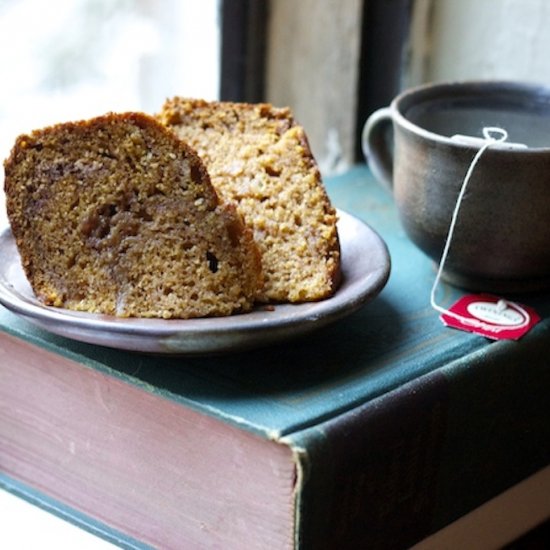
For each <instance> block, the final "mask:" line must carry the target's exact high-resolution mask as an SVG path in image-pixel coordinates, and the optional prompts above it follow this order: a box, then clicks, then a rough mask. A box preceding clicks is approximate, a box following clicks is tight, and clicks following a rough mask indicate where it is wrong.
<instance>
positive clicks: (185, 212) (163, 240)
mask: <svg viewBox="0 0 550 550" xmlns="http://www.w3.org/2000/svg"><path fill="white" fill-rule="evenodd" d="M4 165H5V191H6V206H7V212H8V217H9V220H10V224H11V227H12V231H13V234H14V237H15V240H16V243H17V246H18V249H19V252H20V255H21V260H22V264H23V268H24V271H25V273H26V275H27V278H28V279H29V282H30V283H31V286H32V287H33V290H34V292H35V294H36V296H37V297H38V299H39V300H41V301H42V302H43V303H45V304H47V305H53V306H59V307H64V308H68V309H72V310H80V311H87V312H94V313H104V314H111V315H117V316H122V317H160V318H190V317H203V316H220V315H229V314H231V313H234V312H239V311H246V310H249V309H250V308H251V307H252V305H253V303H254V300H255V298H256V295H257V293H258V290H259V288H260V286H261V280H262V276H261V267H260V259H259V253H258V250H257V248H256V245H255V244H254V241H253V239H252V235H251V232H250V230H249V229H248V228H247V227H246V226H245V225H244V224H243V222H242V218H241V217H240V216H239V214H238V213H237V212H236V211H235V209H234V207H232V206H231V205H225V204H223V203H222V202H220V200H219V199H218V195H217V194H216V192H215V190H214V188H213V187H212V185H211V183H210V179H209V177H208V174H207V172H206V170H205V168H204V165H203V163H202V162H201V160H200V159H199V157H198V156H197V155H196V153H195V152H194V151H193V150H192V149H191V148H189V147H188V146H187V145H185V144H184V143H182V142H181V141H180V140H179V139H178V138H177V137H176V136H175V135H174V134H173V133H172V132H170V131H169V130H167V128H166V127H165V126H163V125H162V124H160V123H159V122H158V121H156V120H155V119H154V118H153V117H150V116H148V115H145V114H142V113H122V114H114V113H110V114H107V115H104V116H100V117H97V118H93V119H90V120H86V121H79V122H69V123H63V124H58V125H55V126H51V127H48V128H45V129H42V130H37V131H34V132H33V133H31V134H30V135H22V136H20V137H19V138H18V139H17V141H16V143H15V145H14V147H13V150H12V152H11V155H10V157H9V158H8V159H7V160H6V161H5V163H4Z"/></svg>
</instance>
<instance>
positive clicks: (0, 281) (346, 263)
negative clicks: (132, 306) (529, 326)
mask: <svg viewBox="0 0 550 550" xmlns="http://www.w3.org/2000/svg"><path fill="white" fill-rule="evenodd" d="M338 216H339V221H338V231H339V235H340V244H341V248H342V268H343V269H342V271H343V280H342V284H341V285H340V287H339V288H338V290H337V292H336V293H335V294H334V296H332V297H331V298H329V299H327V300H323V301H320V302H312V303H306V304H297V305H293V304H281V305H276V306H274V307H269V308H266V307H265V306H264V307H258V308H256V309H255V310H253V311H252V312H250V313H245V314H240V315H233V316H230V317H218V318H208V319H189V320H187V319H186V320H177V319H176V320H174V319H171V320H163V319H138V318H131V319H126V318H118V317H112V316H107V315H98V314H90V313H80V312H74V311H69V310H66V309H60V308H52V307H46V306H44V305H42V304H41V303H40V302H38V300H37V299H36V297H35V296H34V294H33V292H32V289H31V287H30V285H29V284H28V282H27V279H26V278H25V275H24V274H23V270H22V268H21V263H20V258H19V254H18V252H17V248H16V246H15V241H14V239H13V236H12V234H11V231H10V230H9V229H6V230H5V231H3V232H2V233H1V234H0V251H1V257H2V262H1V263H0V303H2V304H3V305H4V306H5V307H7V308H8V309H10V310H11V311H13V312H14V313H16V314H17V315H19V316H21V317H23V318H25V319H26V320H28V321H30V322H31V323H33V324H35V325H37V326H39V327H40V328H42V329H44V330H46V331H49V332H52V333H54V334H58V335H61V336H64V337H67V338H72V339H74V340H79V341H82V342H88V343H92V344H98V345H102V346H108V347H112V348H118V349H125V350H131V351H137V352H145V353H162V354H181V355H185V354H208V353H225V352H230V351H241V350H244V349H250V348H253V347H258V346H263V345H266V344H270V343H274V342H277V341H280V340H285V339H288V338H290V337H295V336H298V335H301V334H305V333H307V332H310V331H312V330H314V329H317V328H319V327H322V326H325V325H327V324H328V323H332V322H334V321H336V320H338V319H340V318H342V317H344V316H346V315H349V314H350V313H352V312H354V311H356V310H357V309H359V308H360V307H361V306H362V305H364V304H365V303H367V302H368V301H370V300H372V299H373V298H374V297H375V296H376V295H377V294H378V293H379V292H380V291H381V290H382V288H383V287H384V285H385V284H386V281H387V279H388V276H389V273H390V257H389V254H388V250H387V247H386V245H385V243H384V241H383V240H382V239H381V238H380V237H379V235H378V234H377V233H376V232H375V231H374V230H373V229H371V228H370V227H369V226H368V225H366V224H365V223H363V222H362V221H360V220H358V219H357V218H355V217H353V216H352V215H350V214H348V213H346V212H343V211H338Z"/></svg>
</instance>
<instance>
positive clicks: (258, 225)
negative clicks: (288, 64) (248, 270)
mask: <svg viewBox="0 0 550 550" xmlns="http://www.w3.org/2000/svg"><path fill="white" fill-rule="evenodd" d="M158 118H159V120H160V121H161V122H162V123H163V124H166V125H167V126H168V127H169V128H172V129H173V130H174V131H175V133H176V134H177V135H178V136H179V137H180V138H181V139H182V140H184V141H186V142H187V143H189V144H190V145H191V146H192V147H193V148H194V149H195V150H196V151H197V152H198V154H199V156H200V157H201V158H202V160H203V161H204V163H205V165H206V168H207V170H208V172H209V174H210V177H211V180H212V183H213V185H214V187H215V188H216V190H217V191H218V192H219V193H220V195H221V196H222V197H223V198H224V200H227V201H229V202H232V203H234V204H236V205H237V208H238V210H239V212H240V213H241V215H242V216H243V218H244V219H245V222H246V223H247V224H248V225H249V226H250V227H251V228H252V229H253V231H254V238H255V240H256V242H257V243H258V246H259V248H260V252H261V255H262V264H263V268H264V275H265V286H264V295H263V296H262V299H263V300H264V301H290V302H304V301H311V300H318V299H322V298H326V297H328V296H330V295H331V294H333V293H334V291H335V290H336V288H337V285H338V284H339V281H340V247H339V241H338V232H337V228H336V212H335V210H334V208H333V207H332V205H331V204H330V201H329V198H328V196H327V194H326V192H325V189H324V187H323V185H322V181H321V175H320V173H319V169H318V167H317V163H316V162H315V159H314V157H313V155H312V153H311V150H310V147H309V143H308V140H307V137H306V134H305V132H304V129H303V128H302V127H301V126H299V125H298V124H297V123H296V122H295V120H294V118H293V116H292V113H291V111H290V110H289V109H288V108H275V107H273V106H272V105H270V104H267V103H259V104H250V103H232V102H208V101H204V100H200V99H186V98H180V97H175V98H172V99H169V100H167V101H166V102H165V104H164V106H163V108H162V111H161V113H160V114H159V115H158Z"/></svg>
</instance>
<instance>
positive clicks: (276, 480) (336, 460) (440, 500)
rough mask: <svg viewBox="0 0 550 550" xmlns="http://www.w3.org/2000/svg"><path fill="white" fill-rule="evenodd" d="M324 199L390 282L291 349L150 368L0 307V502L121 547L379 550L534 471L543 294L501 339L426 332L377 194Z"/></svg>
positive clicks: (545, 360)
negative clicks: (518, 330) (525, 327)
mask: <svg viewBox="0 0 550 550" xmlns="http://www.w3.org/2000/svg"><path fill="white" fill-rule="evenodd" d="M327 189H328V191H329V194H330V196H331V198H332V200H333V202H334V203H335V205H336V206H337V207H339V208H341V209H343V210H344V211H348V212H350V213H352V214H353V215H355V216H357V217H359V218H361V219H363V220H364V221H366V222H367V223H368V224H369V225H370V226H371V227H373V228H374V229H375V230H376V231H377V232H378V233H379V234H380V235H381V236H382V237H383V238H384V240H385V242H386V243H387V245H388V248H389V250H390V253H391V257H392V274H391V276H390V279H389V282H388V284H387V285H386V287H385V288H384V289H383V291H382V292H381V294H380V295H379V296H378V297H377V298H375V299H374V300H373V301H371V302H369V303H367V304H366V305H365V306H364V307H362V308H360V309H359V310H358V311H355V312H354V313H352V314H350V315H348V316H347V317H345V318H343V319H339V320H338V321H336V322H334V323H332V324H329V325H326V326H323V327H321V328H319V329H318V330H315V331H312V332H309V333H307V334H303V335H300V336H299V337H297V338H294V339H290V338H289V339H288V340H284V341H282V342H279V343H276V344H271V345H267V346H262V347H259V348H257V349H250V350H244V351H238V350H237V351H233V352H232V353H227V354H219V355H212V356H197V357H195V356H185V355H184V356H166V355H164V356H161V355H153V354H143V353H133V352H128V351H124V350H117V349H111V348H108V347H104V346H98V345H93V344H87V343H82V342H78V341H76V340H72V339H67V338H64V337H62V336H56V335H54V334H51V333H50V332H48V331H46V330H43V329H41V328H38V327H35V326H33V325H32V324H30V323H29V322H28V321H26V320H24V319H21V318H20V317H18V316H17V315H14V314H13V313H11V312H9V311H7V310H6V309H4V308H0V329H1V330H0V482H1V484H2V486H3V487H4V488H5V489H7V490H8V491H12V492H14V493H16V494H18V495H21V496H23V497H24V498H27V499H29V500H30V501H32V502H34V503H36V504H37V505H38V506H42V507H44V508H46V509H48V510H50V511H52V512H53V513H55V514H58V515H60V516H62V517H64V518H66V519H67V520H69V521H71V522H74V523H76V524H78V525H80V526H81V527H82V528H84V529H87V530H90V531H92V532H94V533H96V534H98V535H99V536H101V537H104V538H106V539H108V540H110V541H113V542H115V543H116V544H118V545H119V546H121V547H125V548H150V547H151V548H224V549H227V548H243V547H246V548H270V549H272V548H273V549H274V548H305V549H308V548H315V549H318V548H340V549H342V548H366V547H368V548H391V549H398V548H407V547H410V546H411V545H413V544H414V543H416V542H418V541H420V540H421V539H423V538H425V537H426V536H428V535H429V534H431V533H433V532H435V531H437V530H439V529H441V528H442V527H444V526H445V525H447V524H449V523H450V522H452V521H453V520H455V519H457V518H459V517H460V516H462V515H464V514H466V513H468V512H469V511H470V510H472V509H473V508H475V507H477V506H479V505H480V504H482V503H484V502H486V501H487V500H489V499H491V498H492V497H494V496H495V495H498V494H499V493H501V492H502V491H504V490H505V489H507V488H509V487H511V486H513V485H514V484H516V483H518V482H519V481H521V480H522V479H524V478H526V477H528V476H529V475H531V474H533V473H535V472H537V471H538V470H540V469H542V468H544V467H545V466H547V465H548V464H549V463H550V423H549V422H548V418H550V400H549V399H548V395H550V321H549V320H548V313H549V312H550V297H549V296H548V294H538V295H530V296H528V297H526V298H525V300H526V301H527V303H528V304H529V305H530V306H531V307H533V308H535V309H536V310H537V312H538V314H539V315H540V316H541V318H542V319H541V321H540V322H539V323H538V324H537V325H536V326H535V327H534V328H533V329H532V330H531V331H530V332H529V333H528V334H526V335H525V336H524V337H523V338H522V339H521V340H519V341H498V342H493V341H490V340H488V339H485V338H483V337H480V336H477V335H473V334H469V333H465V332H460V331H457V330H454V329H452V328H448V327H445V326H444V325H443V324H442V323H441V322H440V320H439V319H438V315H437V314H436V313H435V312H434V311H433V310H432V309H431V307H430V305H429V292H430V288H431V284H432V282H433V278H434V275H435V273H434V270H433V266H432V265H431V263H430V261H429V260H427V259H426V258H425V257H424V256H423V255H422V253H421V252H419V251H418V250H417V249H416V248H415V247H414V246H413V245H412V244H411V243H410V242H409V241H408V240H407V238H406V237H405V236H404V233H403V232H402V230H401V228H400V225H399V222H398V220H397V218H396V214H395V209H394V207H393V204H392V200H391V197H389V196H388V195H387V194H386V193H385V192H384V191H382V190H380V189H378V187H377V185H376V184H375V183H374V182H373V180H372V178H371V176H370V175H369V173H368V171H367V170H366V169H365V168H359V167H358V168H356V169H353V170H351V171H350V172H349V173H346V174H344V175H341V176H337V177H334V178H331V179H329V180H328V181H327ZM441 288H442V289H443V290H444V297H443V299H442V300H444V301H445V302H446V303H448V304H450V303H452V302H453V301H454V300H456V298H457V297H458V296H460V294H461V291H460V290H458V289H454V288H452V287H449V286H445V285H443V286H442V287H441Z"/></svg>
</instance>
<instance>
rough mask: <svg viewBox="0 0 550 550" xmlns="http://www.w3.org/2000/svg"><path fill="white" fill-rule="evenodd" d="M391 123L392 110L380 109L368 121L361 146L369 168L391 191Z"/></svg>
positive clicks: (387, 108)
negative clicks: (389, 131)
mask: <svg viewBox="0 0 550 550" xmlns="http://www.w3.org/2000/svg"><path fill="white" fill-rule="evenodd" d="M391 122H392V114H391V108H390V107H383V108H382V109H378V110H377V111H374V113H372V114H371V115H370V116H369V118H368V119H367V122H366V123H365V125H364V126H363V133H362V135H361V146H362V148H363V154H364V155H365V158H366V160H367V163H368V165H369V168H370V169H371V171H372V173H373V174H374V177H375V178H376V179H377V180H379V181H380V182H381V183H382V184H383V185H384V186H385V187H387V188H388V189H389V190H390V191H392V189H393V148H392V147H391V145H390V143H389V140H388V126H389V125H390V124H391Z"/></svg>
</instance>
